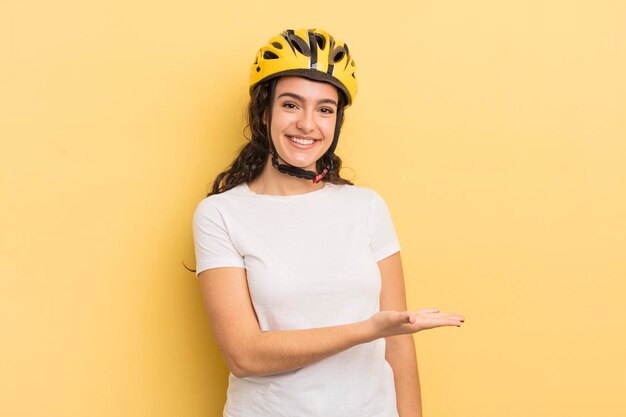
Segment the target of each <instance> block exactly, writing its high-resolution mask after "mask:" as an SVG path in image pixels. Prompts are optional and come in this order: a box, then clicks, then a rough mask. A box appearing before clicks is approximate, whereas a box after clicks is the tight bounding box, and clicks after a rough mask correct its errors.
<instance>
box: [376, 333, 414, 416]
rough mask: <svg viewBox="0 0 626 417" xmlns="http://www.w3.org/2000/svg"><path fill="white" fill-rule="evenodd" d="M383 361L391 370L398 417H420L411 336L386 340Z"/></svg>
mask: <svg viewBox="0 0 626 417" xmlns="http://www.w3.org/2000/svg"><path fill="white" fill-rule="evenodd" d="M385 359H387V362H389V365H390V366H391V368H392V369H393V375H394V382H395V386H396V404H397V406H398V414H399V415H400V417H422V398H421V392H420V381H419V374H418V370H417V359H416V355H415V342H414V341H413V337H412V336H411V335H402V336H394V337H388V338H386V351H385Z"/></svg>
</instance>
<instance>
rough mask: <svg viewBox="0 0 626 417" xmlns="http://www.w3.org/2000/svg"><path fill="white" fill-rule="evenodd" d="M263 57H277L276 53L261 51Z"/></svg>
mask: <svg viewBox="0 0 626 417" xmlns="http://www.w3.org/2000/svg"><path fill="white" fill-rule="evenodd" d="M263 58H265V59H278V55H276V54H275V53H274V52H272V51H265V52H264V53H263Z"/></svg>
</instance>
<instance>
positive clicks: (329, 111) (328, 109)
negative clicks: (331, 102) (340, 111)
mask: <svg viewBox="0 0 626 417" xmlns="http://www.w3.org/2000/svg"><path fill="white" fill-rule="evenodd" d="M320 111H321V112H322V113H324V114H329V115H330V114H333V113H334V112H335V110H334V109H333V108H331V107H322V108H321V109H320Z"/></svg>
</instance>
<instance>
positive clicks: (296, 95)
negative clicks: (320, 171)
mask: <svg viewBox="0 0 626 417" xmlns="http://www.w3.org/2000/svg"><path fill="white" fill-rule="evenodd" d="M338 98H339V97H338V93H337V89H336V88H335V87H334V86H333V85H332V84H328V83H325V82H318V81H313V80H310V79H308V78H302V77H281V78H280V79H279V80H278V82H277V84H276V91H275V93H274V100H273V108H272V120H271V126H270V132H271V134H272V140H273V142H274V146H275V147H276V150H277V151H278V155H280V158H281V159H283V160H284V161H285V162H287V163H289V164H291V165H293V166H296V167H298V168H302V169H306V170H310V171H315V163H316V162H317V160H318V159H320V158H321V157H322V155H324V153H325V152H326V151H327V150H328V148H330V145H331V144H332V141H333V134H334V132H335V123H336V120H337V105H338V101H339V100H338Z"/></svg>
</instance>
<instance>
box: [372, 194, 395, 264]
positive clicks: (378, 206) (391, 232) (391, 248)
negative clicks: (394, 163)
mask: <svg viewBox="0 0 626 417" xmlns="http://www.w3.org/2000/svg"><path fill="white" fill-rule="evenodd" d="M372 194H373V199H372V212H371V215H370V237H371V240H370V247H371V250H372V254H373V256H374V260H375V261H376V262H378V261H380V260H382V259H385V258H386V257H388V256H391V255H393V254H394V253H396V252H398V251H399V250H400V242H399V241H398V237H397V235H396V231H395V229H394V227H393V222H392V220H391V215H390V214H389V210H388V208H387V204H385V200H383V198H382V197H381V196H380V195H378V194H377V193H376V192H373V193H372Z"/></svg>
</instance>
